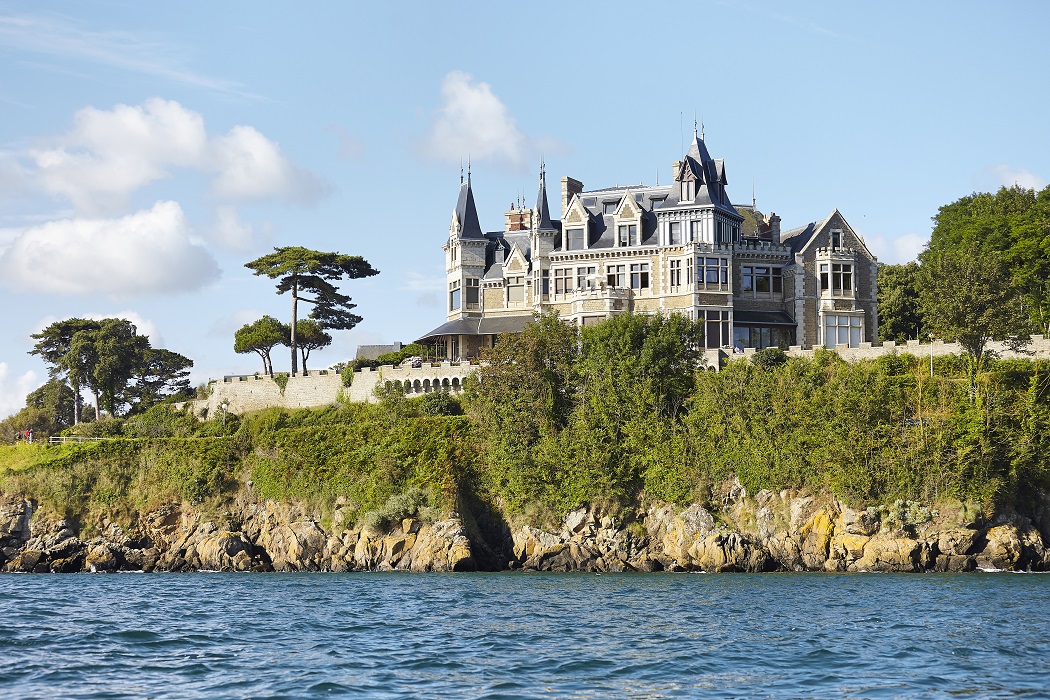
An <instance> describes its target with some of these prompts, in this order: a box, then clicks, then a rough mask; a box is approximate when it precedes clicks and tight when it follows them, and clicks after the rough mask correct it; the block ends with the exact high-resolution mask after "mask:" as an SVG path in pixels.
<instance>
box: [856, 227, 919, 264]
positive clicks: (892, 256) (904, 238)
mask: <svg viewBox="0 0 1050 700" xmlns="http://www.w3.org/2000/svg"><path fill="white" fill-rule="evenodd" d="M929 240H930V237H929V235H928V234H919V233H902V234H901V235H899V236H894V237H888V236H866V237H865V242H866V243H867V245H868V248H869V249H870V250H871V252H872V254H873V255H874V256H875V257H876V258H878V259H879V262H883V263H887V264H890V265H898V264H901V263H906V262H910V261H912V260H915V259H916V258H918V256H919V253H921V252H922V250H923V248H925V247H926V243H927V242H929Z"/></svg>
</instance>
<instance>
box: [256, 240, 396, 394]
mask: <svg viewBox="0 0 1050 700" xmlns="http://www.w3.org/2000/svg"><path fill="white" fill-rule="evenodd" d="M244 266H245V267H247V268H248V269H250V270H253V271H254V272H255V274H256V275H265V276H267V277H269V278H270V279H276V280H277V293H278V294H284V293H286V292H291V296H292V321H291V324H290V325H289V329H290V338H289V343H288V344H289V345H290V346H291V349H292V374H295V373H296V372H297V371H298V368H297V363H298V358H297V356H296V352H297V348H298V347H299V341H298V330H299V315H298V313H299V312H298V304H299V302H300V301H303V302H306V303H308V304H313V310H312V311H311V312H310V318H311V319H313V320H314V321H316V322H317V323H318V324H319V328H331V329H334V330H349V329H351V328H353V327H354V326H356V325H357V324H358V323H360V322H361V317H360V316H358V315H357V314H355V313H352V311H351V309H353V308H355V307H356V306H357V305H356V304H353V303H351V300H350V297H348V296H346V295H345V294H343V293H341V292H340V291H339V289H338V288H337V287H336V286H335V285H334V284H332V282H335V281H338V280H341V279H344V278H346V279H359V278H361V277H371V276H372V275H378V274H379V271H378V270H375V269H373V268H372V266H371V265H369V264H368V261H366V260H365V259H364V258H362V257H360V256H357V255H343V254H341V253H323V252H321V251H317V250H309V249H307V248H302V247H300V246H287V247H282V248H274V252H272V253H269V254H267V255H264V256H262V257H261V258H257V259H255V260H252V261H251V262H248V263H245V264H244ZM303 292H305V293H307V294H309V296H305V297H304V296H300V294H301V293H303ZM272 371H273V370H272V368H271V372H272Z"/></svg>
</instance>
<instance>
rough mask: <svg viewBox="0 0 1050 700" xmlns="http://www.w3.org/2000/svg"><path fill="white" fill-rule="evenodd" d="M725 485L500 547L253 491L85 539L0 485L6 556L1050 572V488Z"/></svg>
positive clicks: (86, 567) (529, 530)
mask: <svg viewBox="0 0 1050 700" xmlns="http://www.w3.org/2000/svg"><path fill="white" fill-rule="evenodd" d="M720 493H721V494H722V495H721V496H720V497H719V498H718V499H716V503H717V505H716V506H711V507H706V506H704V505H701V504H693V505H691V506H689V507H687V508H684V509H682V508H678V507H675V506H672V505H669V504H665V503H655V504H650V505H648V506H647V507H645V508H643V509H639V510H637V511H635V512H633V513H632V512H626V513H625V512H616V513H610V512H605V511H603V510H602V509H601V508H597V507H586V506H581V507H579V508H576V509H574V510H572V511H570V512H569V513H568V514H566V515H565V517H564V518H563V519H562V521H561V523H560V526H559V527H556V528H552V529H550V530H544V529H540V528H537V527H534V526H532V525H530V524H520V525H518V526H516V527H515V528H509V526H504V529H503V530H502V533H503V534H502V535H501V536H500V538H502V539H505V542H503V543H502V544H499V543H496V544H495V545H494V544H493V542H492V541H486V540H483V539H482V538H481V536H480V534H479V533H478V532H476V531H468V529H467V527H466V526H465V524H464V521H463V520H462V519H461V518H460V517H459V516H458V515H457V514H455V513H452V514H449V515H448V517H446V518H445V519H441V520H437V521H436V522H429V521H427V522H424V521H422V520H420V519H417V518H405V519H403V520H401V521H400V522H398V523H394V524H393V525H392V526H391V527H390V528H389V529H388V531H385V532H375V531H372V530H370V529H368V528H355V527H347V526H345V525H346V523H345V522H344V521H346V520H347V519H348V518H349V515H348V511H346V510H345V509H344V508H342V507H341V506H337V508H336V510H335V512H334V514H330V515H331V517H329V518H326V519H324V520H323V519H322V518H321V517H320V516H319V515H318V514H316V513H311V512H308V511H307V510H304V508H303V507H302V506H299V505H295V504H288V503H275V502H272V501H261V500H257V499H251V498H249V497H248V496H247V495H246V494H244V493H241V494H239V495H238V498H237V500H236V502H235V503H234V504H232V505H231V506H230V507H229V510H228V511H226V512H223V513H221V514H205V513H203V512H201V511H200V510H198V509H196V508H195V507H193V506H190V505H188V504H169V505H167V506H164V507H162V508H159V509H157V510H154V511H150V512H148V513H143V514H140V515H139V516H138V517H136V518H134V519H133V523H132V524H130V525H127V526H121V525H119V524H117V523H114V522H110V521H109V520H103V521H102V522H99V523H95V524H94V526H93V528H92V532H93V533H94V534H93V536H92V537H90V538H88V539H83V536H82V534H81V533H80V532H78V529H77V528H76V527H74V525H73V524H72V523H70V522H67V521H66V520H62V519H56V518H49V517H46V516H44V515H42V514H40V513H38V512H36V508H35V505H34V503H33V502H31V501H29V500H26V499H24V498H21V497H15V496H0V570H3V571H24V572H74V571H95V572H107V571H122V570H143V571H155V570H156V571H201V570H212V571H392V570H403V571H470V570H474V569H476V568H479V566H482V567H487V568H500V567H505V568H512V569H529V570H536V571H593V572H619V571H708V572H733V571H737V572H760V571H829V572H863V571H886V572H897V571H899V572H906V571H907V572H912V571H946V572H962V571H973V570H977V569H982V570H1002V569H1007V570H1026V569H1030V570H1044V571H1045V570H1050V547H1048V546H1047V543H1048V542H1050V502H1047V503H1044V504H1043V505H1042V506H1041V507H1040V508H1038V509H1037V510H1036V512H1035V514H1033V515H1028V516H1022V515H1019V514H1000V515H998V516H996V517H995V518H993V519H991V520H990V521H985V520H984V519H982V517H981V516H980V515H979V514H977V513H976V509H971V510H968V509H967V508H966V507H958V508H948V509H946V512H943V513H942V512H938V511H936V510H931V509H929V508H926V507H924V506H921V505H920V504H917V503H911V502H900V501H898V502H896V503H894V504H893V505H892V506H880V507H878V508H868V509H866V510H856V509H851V508H849V507H847V506H846V505H844V504H843V503H842V502H840V501H838V500H837V499H835V498H833V497H831V496H828V495H814V494H809V493H799V492H792V491H782V492H780V493H774V492H771V491H760V492H759V493H757V494H755V495H753V496H751V495H749V494H748V493H747V492H746V491H745V490H744V489H743V488H742V487H741V486H740V485H739V484H737V483H732V484H727V485H724V488H722V489H721V491H720ZM959 505H960V506H961V504H959ZM328 521H331V522H330V523H329V522H328ZM322 523H325V524H322ZM498 539H499V538H498ZM490 540H491V538H490ZM475 552H478V553H479V555H482V556H480V557H478V558H476V557H475ZM479 562H480V563H479Z"/></svg>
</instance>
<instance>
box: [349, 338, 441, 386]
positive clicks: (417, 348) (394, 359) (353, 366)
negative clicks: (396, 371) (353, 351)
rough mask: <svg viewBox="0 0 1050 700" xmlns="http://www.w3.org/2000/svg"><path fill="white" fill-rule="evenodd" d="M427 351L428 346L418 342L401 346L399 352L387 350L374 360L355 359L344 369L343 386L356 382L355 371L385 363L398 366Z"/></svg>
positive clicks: (421, 355) (375, 367)
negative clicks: (425, 346)
mask: <svg viewBox="0 0 1050 700" xmlns="http://www.w3.org/2000/svg"><path fill="white" fill-rule="evenodd" d="M425 353H426V348H424V347H423V346H422V345H420V344H418V343H411V344H409V345H406V346H405V347H403V348H401V349H400V350H398V351H397V352H387V353H383V354H382V355H379V356H378V357H376V358H375V359H374V360H366V359H365V358H358V359H356V360H353V361H352V362H350V363H349V364H347V366H346V367H344V368H343V369H342V375H343V386H350V385H351V384H353V382H354V371H355V370H359V369H364V368H365V367H369V368H371V369H377V368H379V367H382V366H384V365H391V366H394V367H397V366H398V365H399V364H401V363H402V362H404V361H405V360H407V359H408V358H410V357H423V356H424V355H425Z"/></svg>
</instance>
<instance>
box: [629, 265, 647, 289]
mask: <svg viewBox="0 0 1050 700" xmlns="http://www.w3.org/2000/svg"><path fill="white" fill-rule="evenodd" d="M648 288H649V263H633V264H632V265H631V289H648Z"/></svg>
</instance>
